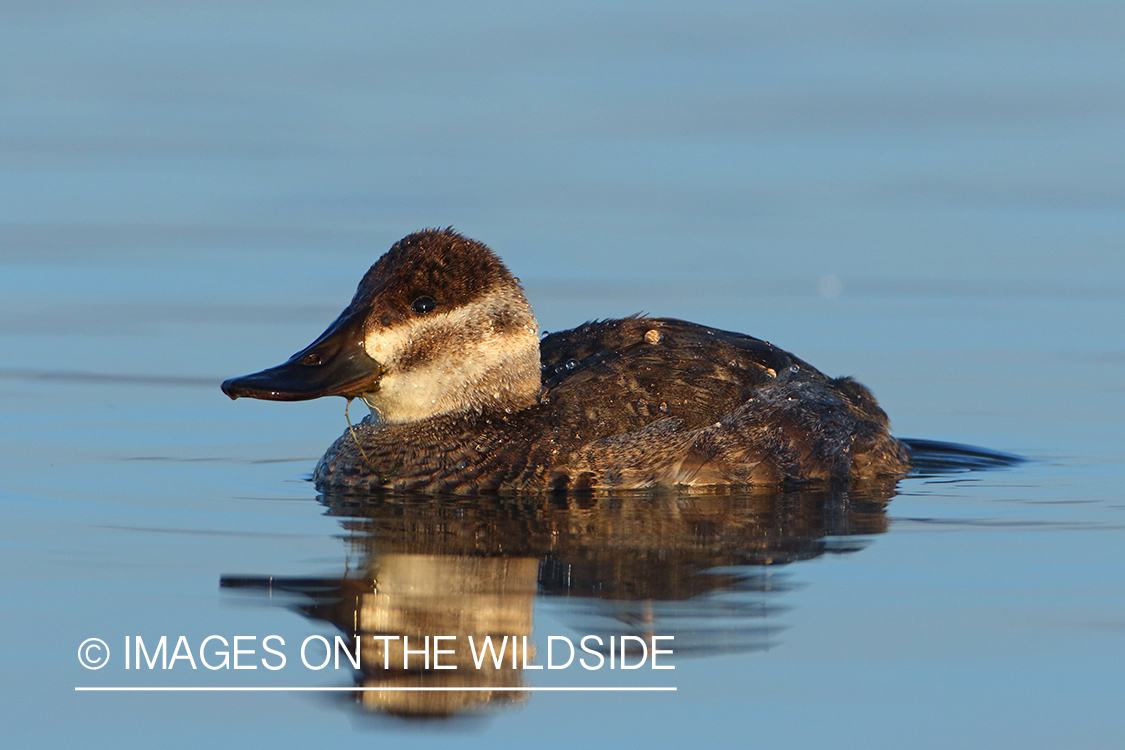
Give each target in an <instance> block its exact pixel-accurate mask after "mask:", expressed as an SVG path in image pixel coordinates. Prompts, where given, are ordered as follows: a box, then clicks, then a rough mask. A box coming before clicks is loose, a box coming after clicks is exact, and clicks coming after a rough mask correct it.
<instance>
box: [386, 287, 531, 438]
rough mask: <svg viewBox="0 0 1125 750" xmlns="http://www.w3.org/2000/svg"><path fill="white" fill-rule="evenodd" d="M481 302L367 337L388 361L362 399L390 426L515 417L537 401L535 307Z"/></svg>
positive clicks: (488, 301)
mask: <svg viewBox="0 0 1125 750" xmlns="http://www.w3.org/2000/svg"><path fill="white" fill-rule="evenodd" d="M520 301H522V302H523V304H522V305H510V304H507V303H508V302H509V300H505V299H502V298H501V299H496V298H485V299H483V300H481V301H480V302H477V303H474V304H473V305H469V306H466V307H462V308H458V309H456V310H452V311H450V312H448V313H443V314H435V315H433V316H432V317H427V318H425V319H424V320H423V321H421V322H419V323H418V324H417V325H414V326H411V327H410V328H409V329H400V330H397V331H384V332H381V333H379V334H372V335H369V336H368V339H367V343H366V346H367V350H368V353H369V354H370V355H371V356H372V357H373V358H374V359H376V360H377V361H380V362H383V363H385V365H384V366H385V374H384V375H383V377H382V379H381V380H380V382H379V387H378V389H377V390H376V391H375V392H373V393H369V394H364V401H366V402H367V405H368V406H370V407H371V411H372V413H373V414H375V415H376V417H377V418H378V419H380V420H382V421H383V422H386V423H389V424H401V423H405V422H417V421H420V420H423V419H429V418H430V417H435V416H438V415H440V414H455V413H470V412H475V413H485V412H487V413H497V412H499V413H504V412H514V411H518V410H521V409H526V408H527V407H529V406H531V405H532V404H535V403H536V402H537V401H538V400H539V392H540V388H541V376H540V370H539V337H538V325H537V323H536V322H535V317H534V316H533V315H532V314H531V309H530V307H528V306H527V303H526V301H523V300H522V294H521V295H520Z"/></svg>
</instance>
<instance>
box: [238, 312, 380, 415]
mask: <svg viewBox="0 0 1125 750" xmlns="http://www.w3.org/2000/svg"><path fill="white" fill-rule="evenodd" d="M363 333H364V316H363V315H362V314H349V313H348V311H346V310H345V311H344V314H343V315H341V316H340V317H339V318H337V319H336V322H335V323H333V324H332V325H330V326H329V327H328V330H327V331H325V332H324V333H322V334H321V335H320V338H318V339H317V340H316V341H314V342H313V343H312V344H310V345H309V346H308V347H306V348H305V349H302V350H301V351H299V352H297V353H296V354H294V355H293V356H292V357H290V358H289V361H288V362H285V363H284V364H280V365H278V366H277V367H271V368H270V369H268V370H262V371H261V372H256V373H254V374H253V375H243V376H242V377H240V378H231V379H230V380H228V381H226V382H224V383H223V393H225V394H227V395H228V396H230V397H231V398H238V397H240V396H246V397H248V398H262V399H268V400H270V401H306V400H308V399H312V398H320V397H321V396H344V397H346V398H356V397H361V396H362V395H363V394H365V393H373V392H374V391H376V390H377V389H378V387H379V378H380V377H382V375H383V368H382V366H381V365H380V364H379V363H378V362H376V361H375V360H373V359H371V357H369V356H367V352H366V351H365V350H364V348H363V338H364V336H363Z"/></svg>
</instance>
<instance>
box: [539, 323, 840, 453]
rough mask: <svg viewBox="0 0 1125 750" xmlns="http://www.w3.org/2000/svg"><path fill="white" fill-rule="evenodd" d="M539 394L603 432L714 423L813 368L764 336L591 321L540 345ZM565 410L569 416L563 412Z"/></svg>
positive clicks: (809, 375) (674, 325) (669, 325)
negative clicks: (662, 423)
mask: <svg viewBox="0 0 1125 750" xmlns="http://www.w3.org/2000/svg"><path fill="white" fill-rule="evenodd" d="M540 360H541V366H542V368H543V386H544V389H545V397H546V398H547V399H548V400H553V401H555V402H556V404H557V407H556V409H557V410H558V411H560V412H563V414H560V415H559V416H560V417H561V418H563V419H564V420H565V419H566V417H567V416H569V417H571V418H572V419H574V420H575V421H573V422H566V423H571V424H577V423H593V424H592V425H591V426H598V429H596V431H597V432H599V433H601V435H609V434H618V433H621V432H628V431H630V430H632V429H636V428H637V427H640V426H642V425H645V424H649V423H651V422H652V421H654V420H657V419H667V418H674V419H677V420H680V424H681V427H682V428H684V429H695V428H697V427H701V426H703V425H706V424H709V423H713V422H715V421H716V420H717V419H718V418H719V417H721V416H722V415H724V414H727V413H729V412H730V411H732V410H734V409H736V408H738V407H739V406H740V405H742V404H743V403H745V402H746V401H747V400H748V399H750V398H751V397H753V395H754V394H755V393H756V392H757V391H758V390H760V389H762V388H769V387H772V386H773V385H775V384H776V382H777V381H778V378H779V376H780V377H781V378H782V379H785V378H789V377H792V376H793V375H794V373H801V375H802V377H804V378H812V379H817V380H822V381H826V380H827V378H826V377H825V376H824V375H823V374H822V373H820V372H819V371H818V370H816V369H815V368H813V367H811V366H810V365H808V364H807V363H805V362H803V361H801V360H799V359H797V358H796V357H794V356H793V355H792V354H789V353H788V352H786V351H784V350H782V349H779V348H777V347H776V346H774V345H772V344H770V343H769V342H767V341H762V340H761V339H756V338H754V337H753V336H747V335H745V334H741V333H734V332H731V331H722V330H719V329H716V328H708V327H706V326H701V325H698V324H695V323H688V322H686V321H682V320H676V319H672V318H644V317H632V318H624V319H621V320H606V321H594V322H591V323H586V324H585V325H583V326H579V327H578V328H574V329H572V330H569V331H561V332H559V333H554V334H550V335H548V336H546V337H545V338H544V339H543V340H542V341H541V342H540ZM569 411H574V412H576V413H575V414H572V415H570V414H566V413H567V412H569Z"/></svg>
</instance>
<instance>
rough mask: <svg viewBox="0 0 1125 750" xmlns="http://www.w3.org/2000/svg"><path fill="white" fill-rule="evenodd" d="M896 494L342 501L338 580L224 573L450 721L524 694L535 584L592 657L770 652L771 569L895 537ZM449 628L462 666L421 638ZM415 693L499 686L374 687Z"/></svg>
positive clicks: (333, 502)
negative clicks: (282, 595)
mask: <svg viewBox="0 0 1125 750" xmlns="http://www.w3.org/2000/svg"><path fill="white" fill-rule="evenodd" d="M893 494H894V482H893V481H888V482H886V483H879V484H874V485H870V484H869V485H864V486H863V487H859V488H857V487H851V488H846V489H845V488H835V489H830V488H818V489H804V490H800V491H789V492H777V491H767V490H752V491H746V492H738V493H731V494H714V495H699V494H692V495H677V494H661V495H651V494H648V495H640V494H638V495H623V496H612V497H581V496H578V497H576V496H556V497H550V496H548V497H534V498H528V497H490V498H473V499H466V498H443V497H419V496H409V497H396V496H386V497H369V496H368V497H362V498H360V497H356V496H350V497H349V496H346V495H338V496H337V495H330V496H325V497H322V502H323V503H324V504H325V506H326V507H327V508H328V510H329V512H330V513H331V514H333V515H336V516H339V517H340V518H341V523H342V525H343V526H344V528H345V529H347V530H348V531H349V532H350V534H351V536H350V537H349V540H348V541H349V543H350V544H351V545H352V551H353V552H354V553H355V555H356V557H358V559H359V564H358V567H357V569H356V570H351V571H347V572H345V573H343V574H342V575H341V576H340V577H339V578H332V579H324V578H315V579H314V578H302V579H276V578H235V577H225V578H224V579H223V586H224V587H228V588H262V589H265V588H269V589H270V590H271V591H273V592H278V591H287V592H291V593H293V594H297V595H299V596H300V597H301V598H302V603H301V604H300V609H301V611H303V612H304V613H305V614H307V615H308V616H309V617H311V618H314V619H317V620H323V621H327V622H330V623H332V624H333V625H334V626H336V627H337V628H338V629H339V630H340V631H341V632H342V633H343V636H344V638H345V639H346V640H348V641H349V642H354V638H355V637H356V636H361V637H362V649H361V668H360V670H359V671H358V672H357V676H356V684H357V685H358V686H362V687H364V688H367V690H364V691H363V692H359V693H357V695H358V696H359V700H360V701H361V702H362V704H363V705H364V706H365V707H367V708H370V709H375V710H379V711H386V712H390V713H394V714H399V715H408V716H416V717H423V716H430V717H435V716H450V715H454V714H458V713H461V712H464V711H466V710H469V709H474V708H481V707H484V706H487V705H490V704H512V703H520V702H523V701H525V700H526V695H527V693H526V692H520V691H517V690H511V688H518V687H522V686H524V685H526V684H528V683H527V677H528V675H527V674H525V672H526V665H536V664H537V663H538V664H542V661H543V658H544V655H543V654H538V655H537V654H536V653H535V649H534V646H533V645H532V643H531V637H530V636H531V634H532V612H533V609H534V600H535V596H536V594H538V595H540V596H547V597H569V600H568V601H567V602H566V603H565V604H564V606H563V607H561V609H562V615H561V616H562V618H563V620H564V621H566V622H567V624H568V625H569V626H570V627H572V628H573V629H574V631H575V633H576V634H577V635H575V634H574V633H572V634H567V635H569V636H570V637H571V639H572V640H573V641H574V642H575V645H576V646H577V645H578V642H579V640H580V639H581V638H582V636H584V635H587V634H595V635H597V636H599V637H600V638H601V644H602V647H601V648H596V647H595V646H596V645H597V642H596V641H590V642H589V643H588V645H589V646H590V647H591V650H590V652H588V653H582V652H579V654H578V656H580V657H581V656H586V657H587V658H589V659H591V662H590V663H593V662H595V661H596V659H595V658H594V657H593V656H592V654H593V652H595V651H596V652H600V653H602V654H603V655H605V656H604V657H603V658H605V657H608V656H609V654H608V651H609V650H610V649H609V644H610V637H611V636H613V637H614V638H615V642H616V643H618V644H620V642H621V640H620V638H621V636H640V637H642V638H644V639H645V642H646V643H648V644H651V643H652V640H651V638H652V636H674V640H673V641H670V642H668V641H665V642H662V643H661V644H660V647H661V648H667V647H669V646H671V647H672V648H674V652H675V654H676V655H678V656H680V657H683V656H688V655H714V654H721V653H731V652H743V651H752V650H756V649H762V648H765V647H766V646H767V645H768V644H769V643H770V638H771V637H772V635H773V634H774V633H775V632H777V630H778V629H779V628H777V627H776V626H771V625H770V624H768V623H767V622H766V619H767V618H768V616H769V615H771V614H773V613H776V612H778V611H780V609H781V608H780V607H779V606H777V604H776V603H775V601H774V600H775V599H776V597H777V595H778V592H780V591H783V590H784V589H785V579H784V577H782V576H779V575H777V574H776V573H775V572H773V571H774V568H773V566H777V565H781V564H785V563H790V562H795V561H799V560H807V559H810V558H814V557H817V556H818V555H821V554H824V553H825V552H844V551H854V550H857V549H859V548H860V547H861V546H862V545H861V544H860V543H859V542H858V541H856V540H848V541H844V540H841V539H840V537H854V536H856V535H865V534H879V533H883V532H884V531H886V525H887V522H886V517H885V514H884V509H885V507H886V503H887V501H888V500H889V499H890V498H891V497H892V496H893ZM435 635H453V636H456V641H455V645H454V642H453V641H450V642H449V643H446V644H444V645H443V646H442V647H443V648H447V649H454V650H453V652H452V653H447V654H445V655H443V656H442V662H441V663H442V664H443V665H456V666H458V669H455V670H454V669H435V668H434V664H432V663H430V664H427V663H426V659H427V657H425V656H423V654H422V653H421V652H422V651H423V646H424V643H425V641H424V639H425V638H426V636H430V637H432V636H435ZM548 635H564V634H562V633H552V634H548ZM372 636H378V638H376V639H372ZM383 636H389V638H383ZM396 636H397V638H396ZM470 636H471V637H472V644H473V645H474V646H475V650H471V649H470V648H469V647H468V644H469V643H470V641H469V638H470ZM489 636H490V637H491V641H492V643H493V647H494V648H495V649H496V650H497V651H499V649H500V647H501V645H502V644H503V645H504V648H505V651H504V652H503V654H504V656H503V658H502V659H499V660H497V661H494V660H493V659H492V658H491V656H490V655H483V654H484V647H483V646H482V643H483V641H484V639H485V638H486V637H489ZM542 637H543V635H542V634H541V643H542ZM407 639H409V640H407ZM632 643H637V642H636V641H631V644H632ZM513 644H516V645H517V650H516V652H515V658H514V659H512V658H511V657H512V650H511V646H512V645H513ZM525 644H526V652H525V651H524V649H525ZM560 645H561V644H560ZM372 646H375V647H374V648H372ZM404 648H408V649H409V650H410V652H411V653H410V654H405V656H406V657H407V658H408V662H406V663H407V664H408V667H409V668H404V667H403V665H404ZM433 648H434V646H433V644H431V647H430V653H431V654H432V653H433ZM414 652H417V653H414ZM636 653H639V646H638V651H637V652H636ZM630 654H631V655H630V659H634V661H635V654H634V653H633V652H630ZM616 656H617V657H618V658H620V651H618V653H617V655H616ZM478 663H479V667H478ZM646 671H647V670H646ZM531 674H532V675H543V674H545V671H544V672H533V673H531ZM589 674H595V673H593V672H590V673H589ZM635 674H638V675H639V674H640V670H638V672H637V673H635ZM657 674H661V675H668V676H671V675H673V674H674V673H670V672H665V673H657ZM586 684H596V683H586ZM662 684H667V681H665V682H664V683H662ZM409 686H416V687H445V688H453V687H475V688H486V689H483V690H473V691H455V690H446V691H432V692H430V691H402V690H379V689H377V688H402V687H409ZM373 688H376V689H373ZM502 688H508V689H507V690H503V689H502Z"/></svg>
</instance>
